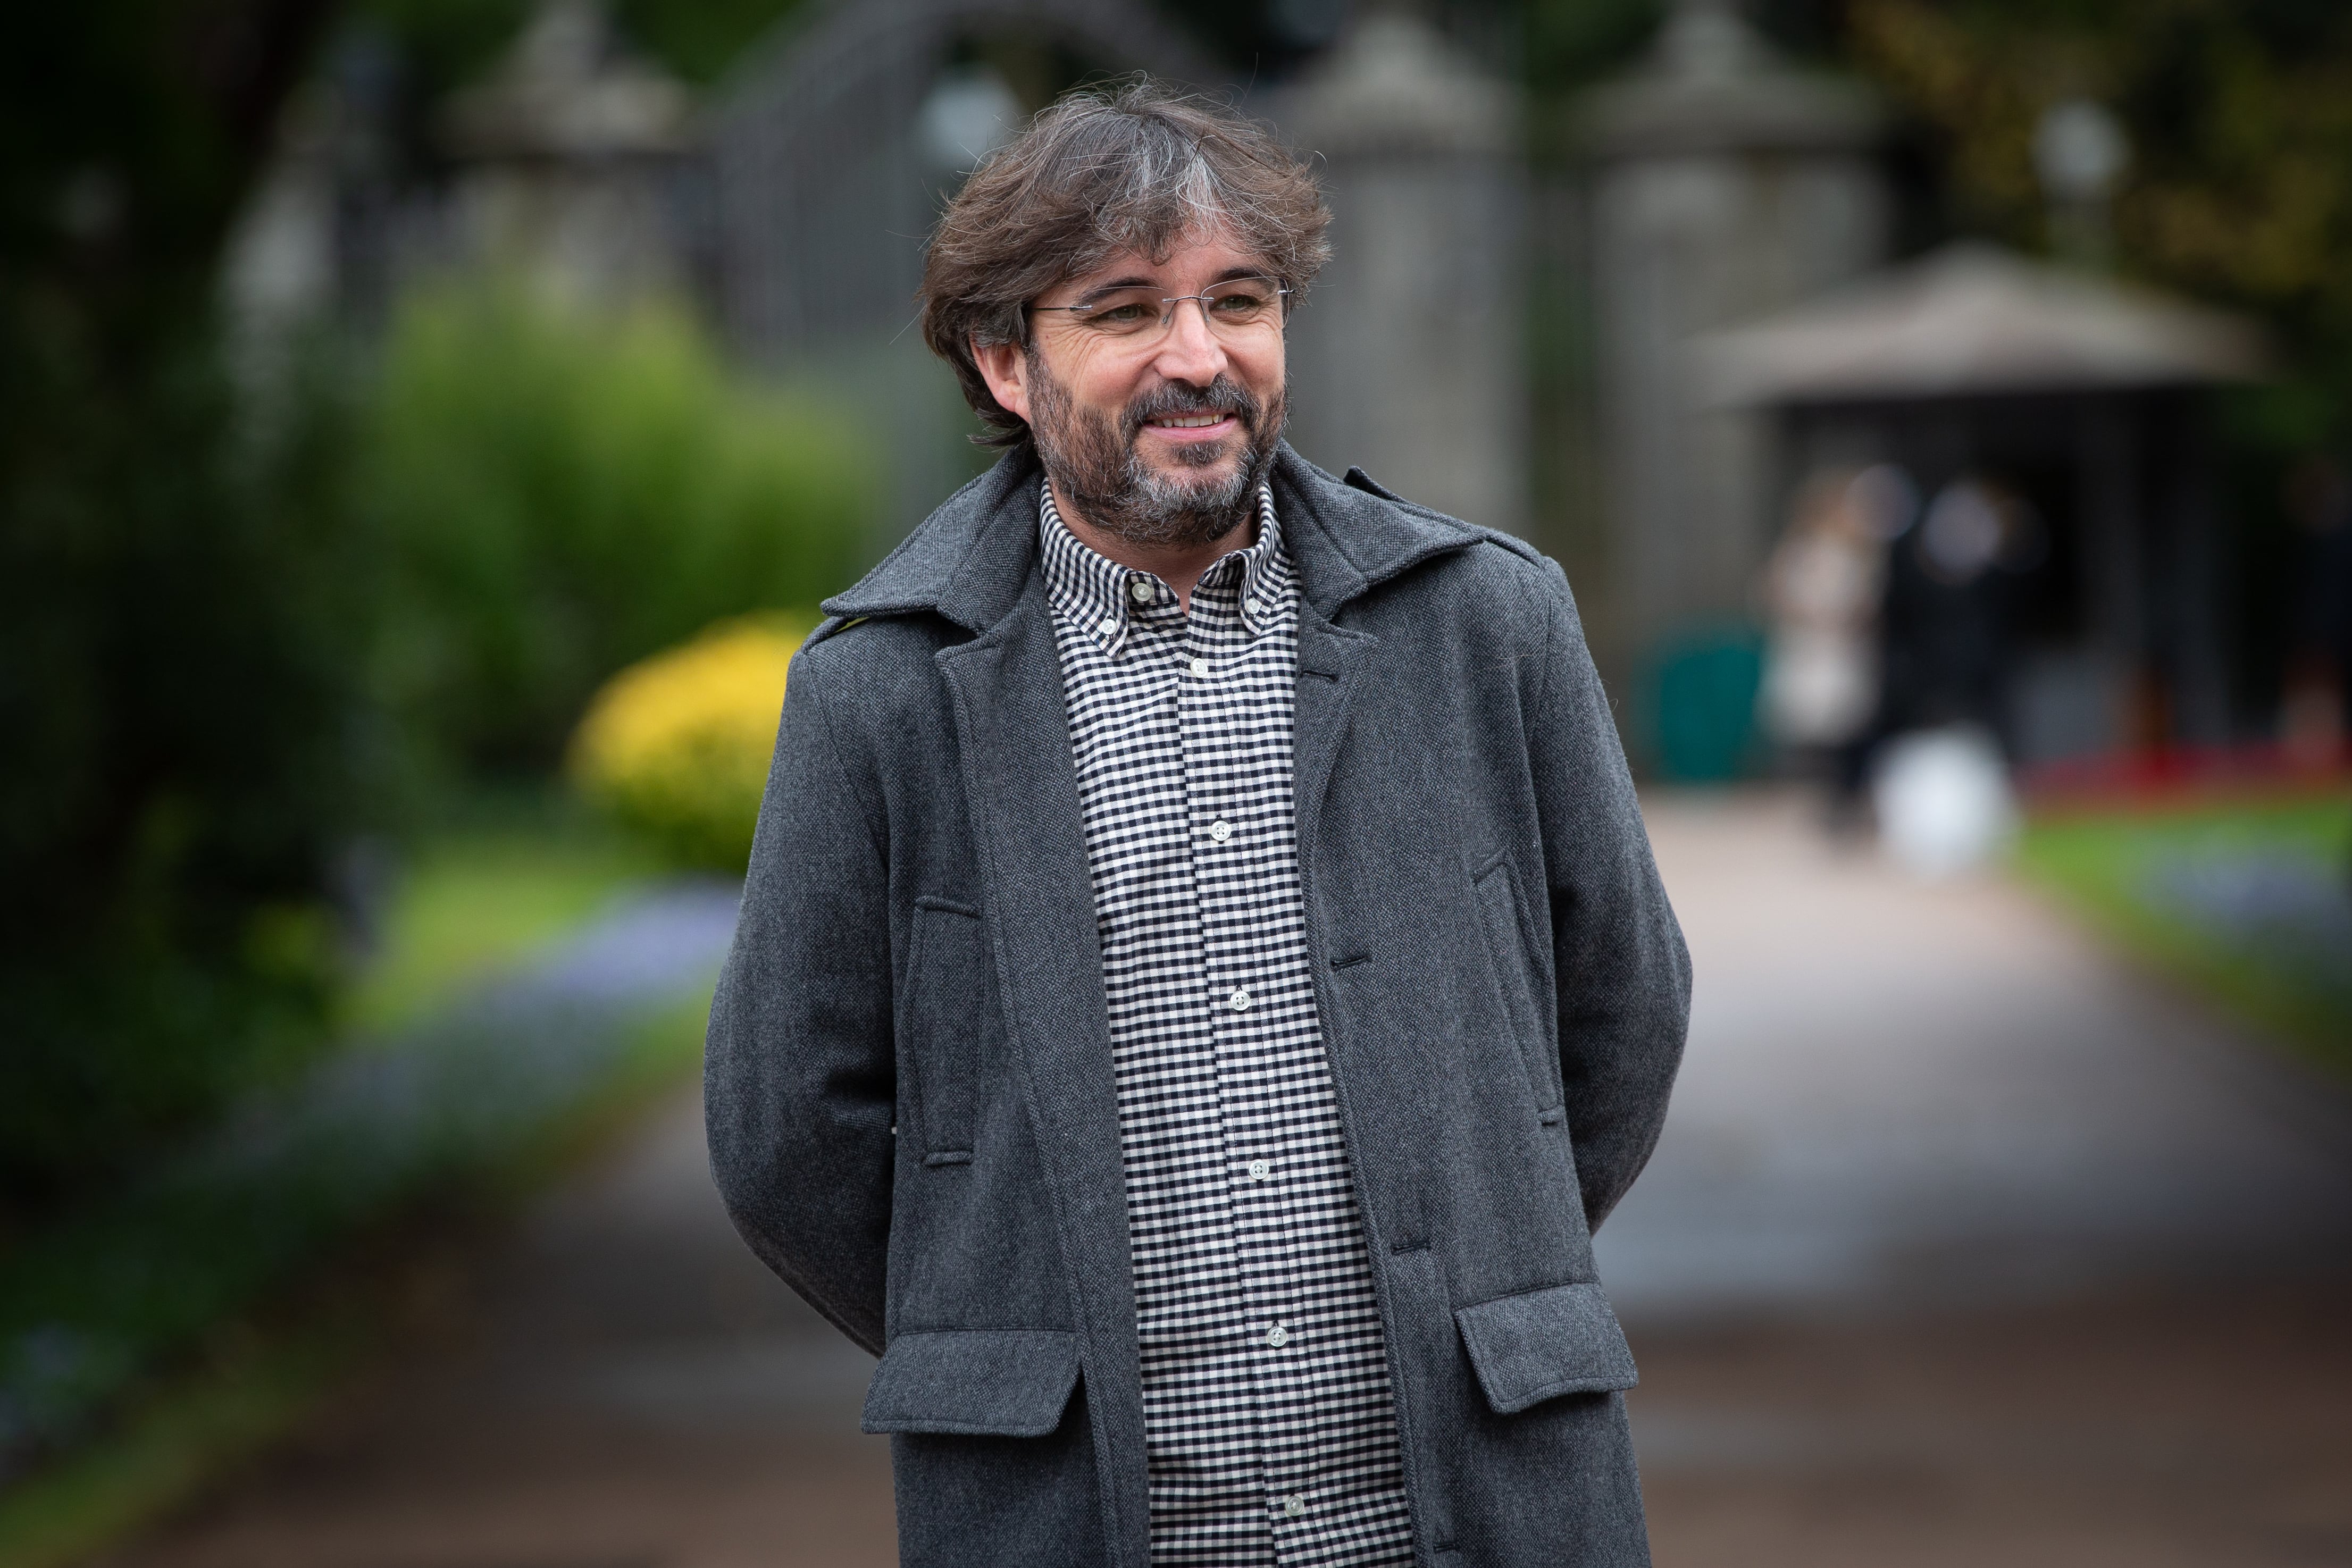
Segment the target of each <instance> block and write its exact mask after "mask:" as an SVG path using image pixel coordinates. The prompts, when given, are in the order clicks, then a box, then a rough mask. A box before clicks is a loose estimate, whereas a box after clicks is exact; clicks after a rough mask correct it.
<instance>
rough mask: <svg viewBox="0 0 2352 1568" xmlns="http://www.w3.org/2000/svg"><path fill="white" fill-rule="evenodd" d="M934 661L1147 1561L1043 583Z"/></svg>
mask: <svg viewBox="0 0 2352 1568" xmlns="http://www.w3.org/2000/svg"><path fill="white" fill-rule="evenodd" d="M936 657H937V659H938V663H939V666H940V672H941V674H943V676H944V677H945V679H946V681H947V684H948V688H949V691H950V694H951V695H952V699H953V702H954V707H955V716H956V727H957V738H958V741H959V742H960V744H961V751H962V758H963V768H964V789H965V797H966V799H967V800H969V801H970V802H971V827H972V835H973V838H974V841H976V843H977V844H978V847H979V850H980V860H981V870H982V883H983V884H984V890H985V891H984V894H983V896H984V898H985V900H986V902H987V906H988V907H987V911H986V913H987V915H988V916H989V920H990V925H991V926H992V929H993V931H994V933H995V941H996V964H997V981H998V984H999V986H1000V987H1001V988H1002V990H1003V996H1004V998H1005V1001H1006V1011H1007V1014H1008V1017H1007V1022H1008V1024H1009V1025H1010V1028H1011V1032H1012V1038H1013V1040H1014V1041H1015V1042H1017V1046H1016V1055H1015V1061H1016V1064H1017V1066H1016V1071H1018V1072H1019V1073H1020V1075H1021V1079H1022V1082H1023V1087H1024V1092H1025V1093H1026V1095H1027V1097H1028V1101H1029V1105H1030V1108H1031V1113H1032V1119H1033V1124H1034V1126H1035V1128H1036V1131H1037V1137H1038V1143H1039V1145H1040V1148H1039V1152H1040V1154H1041V1155H1043V1156H1044V1163H1045V1171H1046V1179H1047V1182H1048V1184H1049V1186H1050V1187H1051V1189H1052V1199H1053V1202H1054V1205H1055V1209H1056V1210H1057V1216H1056V1218H1057V1228H1058V1230H1059V1232H1060V1234H1061V1236H1062V1238H1063V1244H1064V1245H1065V1246H1066V1247H1067V1248H1068V1249H1070V1251H1071V1253H1072V1257H1071V1262H1072V1263H1073V1264H1074V1265H1075V1272H1076V1296H1077V1301H1076V1306H1077V1310H1078V1314H1079V1320H1080V1324H1081V1332H1082V1333H1083V1335H1084V1342H1085V1347H1086V1379H1087V1407H1088V1409H1089V1410H1090V1412H1091V1413H1092V1416H1093V1420H1094V1427H1095V1435H1096V1456H1095V1457H1096V1464H1097V1469H1098V1471H1099V1472H1100V1474H1101V1475H1102V1477H1103V1479H1104V1494H1105V1510H1106V1514H1107V1518H1106V1520H1105V1524H1106V1528H1107V1530H1108V1535H1109V1539H1110V1540H1111V1541H1112V1542H1114V1543H1115V1544H1114V1550H1113V1558H1114V1561H1117V1562H1119V1563H1134V1564H1138V1565H1140V1564H1142V1563H1144V1562H1145V1561H1146V1560H1147V1559H1148V1558H1149V1556H1150V1494H1149V1490H1148V1486H1147V1478H1146V1469H1145V1456H1144V1437H1143V1391H1142V1375H1141V1371H1140V1367H1139V1363H1138V1357H1137V1350H1136V1332H1135V1280H1134V1271H1133V1267H1132V1262H1131V1259H1130V1255H1129V1240H1128V1224H1127V1175H1126V1168H1125V1165H1124V1162H1123V1159H1122V1156H1121V1151H1120V1145H1119V1126H1118V1080H1117V1077H1116V1075H1115V1073H1114V1071H1113V1069H1112V1065H1111V1043H1110V1024H1109V1019H1108V1015H1107V1013H1106V1012H1105V1009H1104V1004H1103V970H1102V942H1101V936H1100V934H1099V932H1098V930H1097V925H1096V921H1095V898H1094V885H1093V883H1092V881H1091V879H1090V878H1089V876H1088V874H1087V845H1086V830H1085V825H1084V819H1083V817H1082V815H1081V812H1080V810H1079V803H1078V780H1077V769H1076V764H1075V762H1074V760H1073V758H1072V755H1071V750H1070V732H1069V720H1068V715H1067V712H1066V708H1065V706H1064V704H1063V695H1062V669H1061V658H1060V655H1059V653H1057V652H1056V650H1055V646H1054V633H1053V621H1052V614H1051V612H1050V611H1049V610H1048V608H1047V605H1046V601H1045V591H1044V587H1043V583H1042V580H1040V579H1037V578H1035V577H1034V576H1033V577H1032V579H1031V582H1030V586H1029V589H1028V591H1025V592H1024V594H1023V595H1022V596H1021V598H1020V600H1019V601H1018V602H1017V603H1016V604H1015V605H1014V607H1013V611H1012V612H1011V613H1010V614H1009V615H1007V616H1006V617H1005V618H1004V619H1003V620H1002V621H1001V622H998V623H997V624H996V625H995V626H993V627H992V628H991V629H990V630H989V631H988V632H985V633H983V634H982V635H981V636H979V637H977V638H975V639H973V640H972V641H971V642H969V643H962V644H961V645H959V646H956V647H951V648H948V649H944V650H942V651H941V652H940V653H939V654H937V655H936Z"/></svg>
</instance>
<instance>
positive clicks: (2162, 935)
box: [2018, 790, 2352, 1076]
mask: <svg viewBox="0 0 2352 1568" xmlns="http://www.w3.org/2000/svg"><path fill="white" fill-rule="evenodd" d="M2018 863H2019V865H2020V867H2021V869H2022V870H2023V871H2024V872H2025V873H2027V874H2028V875H2029V876H2031V877H2032V878H2033V879H2034V880H2035V881H2037V882H2039V883H2042V884H2043V885H2044V886H2046V887H2048V888H2049V889H2051V890H2052V891H2053V893H2055V894H2058V895H2059V896H2061V897H2062V898H2063V899H2064V900H2066V902H2067V903H2069V904H2072V905H2074V907H2075V908H2076V909H2078V910H2079V911H2080V912H2081V913H2082V914H2084V915H2086V916H2088V917H2089V919H2090V920H2091V921H2092V922H2093V924H2095V925H2097V926H2098V927H2099V928H2100V929H2101V930H2103V931H2104V932H2105V934H2106V935H2107V936H2109V937H2111V938H2112V939H2114V940H2115V941H2116V943H2117V944H2119V945H2120V946H2122V947H2123V948H2124V949H2125V950H2126V952H2128V953H2130V954H2131V955H2132V956H2135V957H2136V958H2137V959H2139V960H2140V961H2141V962H2143V963H2145V964H2147V966H2148V967H2151V968H2154V969H2156V970H2157V971H2158V972H2159V973H2162V974H2165V975H2167V976H2169V977H2173V978H2175V979H2177V980H2179V981H2180V982H2181V983H2182V984H2183V985H2185V986H2187V987H2188V988H2190V989H2193V990H2196V991H2200V992H2202V993H2204V994H2205V995H2206V996H2207V997H2209V998H2211V999H2212V1000H2214V1001H2216V1002H2218V1003H2220V1004H2221V1006H2222V1007H2223V1008H2224V1009H2227V1010H2229V1011H2230V1012H2232V1013H2234V1014H2236V1015H2237V1016H2238V1017H2240V1018H2242V1019H2245V1020H2246V1021H2248V1022H2249V1023H2252V1024H2254V1025H2256V1026H2257V1027H2259V1028H2262V1029H2264V1030H2267V1031H2269V1032H2270V1033H2271V1034H2273V1036H2275V1037H2276V1038H2278V1039H2280V1040H2284V1042H2286V1043H2288V1044H2290V1045H2293V1046H2296V1047H2299V1048H2301V1049H2302V1050H2303V1051H2304V1052H2305V1054H2306V1055H2307V1056H2308V1057H2309V1059H2310V1060H2311V1061H2313V1062H2315V1064H2316V1065H2318V1066H2319V1067H2321V1068H2323V1069H2325V1070H2326V1071H2332V1072H2335V1073H2337V1074H2340V1075H2347V1076H2352V977H2347V974H2346V972H2345V970H2344V968H2343V961H2342V948H2341V946H2340V943H2341V936H2340V935H2338V934H2337V933H2340V930H2341V926H2340V924H2338V925H2333V926H2330V925H2323V924H2321V921H2324V920H2325V915H2324V914H2320V912H2321V911H2324V910H2325V909H2326V903H2325V902H2324V901H2322V900H2320V899H2317V898H2310V897H2309V894H2311V893H2312V892H2314V891H2315V890H2317V889H2322V888H2333V889H2335V890H2336V903H2335V907H2336V909H2338V910H2341V909H2343V908H2345V907H2346V906H2347V904H2352V894H2347V892H2346V891H2345V889H2346V888H2347V883H2352V796H2347V795H2346V794H2345V793H2343V792H2342V791H2340V790H2338V791H2335V792H2325V793H2315V794H2310V795H2304V796H2294V795H2289V796H2284V797H2282V798H2279V799H2274V800H2259V799H2258V800H2237V801H2223V802H2220V803H2211V802H2209V803H2203V804H2193V805H2189V806H2185V807H2175V808H2172V809H2169V810H2137V811H2135V810H2112V809H2111V810H2104V811H2088V810H2085V811H2077V812H2069V813H2063V814H2054V813H2053V814H2045V815H2043V816H2042V818H2041V820H2039V821H2035V822H2034V823H2032V825H2031V826H2030V827H2029V828H2028V830H2027V831H2026V834H2025V837H2024V840H2023V841H2022V842H2021V844H2020V845H2019V847H2018ZM2217 873H2219V874H2220V875H2222V876H2227V877H2231V880H2232V881H2233V882H2234V883H2238V884H2239V885H2237V886H2236V887H2234V888H2233V889H2232V890H2231V894H2230V895H2229V896H2228V897H2227V898H2226V899H2224V900H2221V901H2217V907H2218V908H2221V909H2228V910H2230V911H2231V912H2232V913H2233V914H2234V915H2236V916H2237V918H2236V919H2235V920H2220V919H2216V918H2214V911H2212V910H2206V911H2200V910H2199V909H2198V908H2197V907H2196V906H2195V904H2194V903H2193V902H2192V901H2184V900H2183V899H2182V898H2181V897H2180V896H2179V890H2180V888H2181V886H2182V885H2183V884H2184V883H2188V882H2189V879H2192V878H2196V877H2199V876H2200V875H2201V876H2202V877H2205V878H2212V877H2214V876H2215V875H2216V874H2217ZM2232 873H2234V875H2232ZM2265 883H2268V884H2270V886H2269V888H2268V889H2267V890H2265V887H2264V884H2265ZM2282 890H2283V891H2284V893H2285V894H2294V892H2296V891H2298V890H2301V891H2303V892H2304V893H2305V895H2306V898H2307V899H2308V904H2307V906H2306V913H2307V914H2313V915H2320V918H2319V919H2318V920H2313V921H2311V922H2310V924H2309V927H2308V928H2307V929H2305V930H2301V931H2298V930H2296V929H2294V923H2293V922H2291V921H2288V920H2285V919H2282V918H2280V916H2281V915H2286V914H2292V913H2294V911H2295V909H2296V907H2297V906H2296V905H2295V904H2294V903H2293V902H2292V901H2291V900H2287V899H2283V898H2282V896H2281V892H2282ZM2266 903H2269V904H2283V905H2284V907H2283V908H2282V909H2280V910H2276V911H2266V910H2265V909H2264V907H2263V906H2264V904H2266ZM2266 913H2267V914H2269V915H2271V918H2269V919H2264V918H2263V916H2264V915H2265V914H2266ZM2337 918H2338V921H2339V923H2340V919H2341V916H2340V915H2339V916H2338V917H2337Z"/></svg>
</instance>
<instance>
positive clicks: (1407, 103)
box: [1274, 6, 1528, 535]
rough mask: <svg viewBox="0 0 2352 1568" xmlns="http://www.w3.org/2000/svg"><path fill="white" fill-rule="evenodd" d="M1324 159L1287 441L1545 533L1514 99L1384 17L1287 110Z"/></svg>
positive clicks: (1501, 523) (1281, 110) (1301, 86)
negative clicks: (1532, 486)
mask: <svg viewBox="0 0 2352 1568" xmlns="http://www.w3.org/2000/svg"><path fill="white" fill-rule="evenodd" d="M1274 118H1275V119H1276V121H1277V123H1278V124H1279V125H1280V126H1281V129H1282V131H1283V134H1284V136H1285V137H1286V139H1288V141H1290V142H1291V143H1292V145H1293V146H1295V147H1296V148H1297V149H1298V150H1299V152H1302V153H1305V154H1307V155H1308V156H1310V157H1313V158H1315V159H1317V160H1318V163H1319V168H1318V172H1319V173H1320V174H1321V176H1322V179H1323V183H1324V188H1325V191H1326V193H1327V195H1328V199H1329V201H1330V204H1331V246H1332V256H1331V262H1330V265H1329V266H1328V267H1326V268H1325V269H1324V271H1323V273H1322V276H1321V277H1318V278H1317V279H1316V283H1315V288H1314V291H1313V292H1312V293H1311V294H1310V295H1308V296H1307V299H1306V301H1305V303H1304V304H1303V305H1302V306H1301V307H1300V308H1299V309H1298V311H1297V314H1296V315H1295V316H1294V317H1293V318H1292V320H1291V324H1290V379H1291V383H1292V385H1293V387H1294V388H1295V395H1294V396H1293V397H1292V399H1291V424H1290V439H1291V441H1292V443H1293V444H1295V445H1296V446H1297V448H1298V450H1299V451H1300V452H1301V453H1303V454H1304V455H1306V456H1307V458H1308V459H1310V460H1311V461H1313V462H1316V463H1318V464H1320V465H1323V466H1324V467H1326V468H1328V469H1330V470H1331V471H1332V472H1334V473H1342V472H1345V471H1346V470H1347V468H1348V467H1349V465H1353V464H1360V465H1363V466H1364V467H1365V468H1366V469H1367V470H1369V471H1370V474H1371V476H1372V477H1373V478H1374V479H1376V480H1378V481H1379V482H1380V483H1381V484H1382V485H1384V486H1387V487H1388V488H1390V489H1391V490H1394V491H1396V492H1397V493H1398V494H1400V495H1402V496H1404V497H1406V498H1408V499H1410V500H1412V501H1417V502H1419V503H1421V504H1422V505H1423V506H1427V507H1436V508H1437V509H1438V510H1440V511H1443V512H1450V513H1453V514H1454V515H1455V516H1457V517H1465V518H1466V519H1468V520H1469V521H1471V522H1474V523H1478V524H1481V525H1483V526H1485V527H1487V528H1503V529H1507V530H1508V531H1510V532H1513V533H1517V534H1522V535H1524V534H1525V533H1526V532H1527V531H1528V417H1527V411H1528V386H1527V366H1526V350H1525V347H1524V333H1525V324H1526V319H1527V308H1526V301H1525V295H1524V282H1525V279H1524V274H1523V269H1522V267H1521V265H1520V258H1521V256H1522V254H1523V248H1524V247H1523V237H1524V220H1525V207H1526V197H1525V187H1526V168H1525V153H1524V151H1523V148H1524V141H1525V133H1524V131H1523V129H1522V124H1521V121H1522V109H1521V105H1520V102H1519V96H1518V93H1517V89H1515V88H1512V87H1510V86H1508V85H1507V84H1506V83H1504V82H1502V81H1500V80H1498V79H1496V78H1494V77H1492V76H1489V75H1487V74H1486V72H1484V71H1482V70H1480V69H1479V68H1477V67H1476V66H1475V65H1474V64H1473V63H1472V62H1471V60H1470V59H1469V58H1468V57H1466V56H1465V55H1464V54H1462V53H1461V52H1460V51H1459V50H1457V49H1456V48H1455V47H1454V45H1453V44H1451V43H1450V42H1449V41H1448V40H1447V39H1446V38H1445V37H1443V36H1442V35H1441V34H1440V33H1439V32H1438V31H1437V30H1436V29H1435V28H1434V27H1433V26H1430V25H1429V24H1428V23H1427V22H1425V21H1423V19H1422V18H1421V17H1419V16H1416V15H1414V14H1413V13H1412V12H1411V11H1410V10H1407V9H1404V8H1402V7H1396V6H1390V7H1384V8H1376V9H1371V10H1370V11H1369V14H1368V15H1366V16H1363V17H1362V18H1361V19H1360V20H1359V21H1358V22H1357V23H1356V24H1355V26H1352V27H1351V28H1350V29H1349V31H1348V32H1347V33H1346V34H1345V35H1343V36H1342V37H1341V38H1340V39H1339V42H1338V44H1337V45H1336V46H1334V47H1333V48H1332V49H1331V51H1330V52H1329V53H1328V54H1327V55H1325V56H1324V57H1321V58H1320V59H1318V60H1317V61H1316V62H1315V63H1314V64H1313V65H1312V66H1311V67H1310V68H1308V70H1307V74H1306V76H1305V78H1303V79H1302V80H1301V81H1300V82H1299V83H1298V84H1297V86H1296V87H1294V88H1292V89H1290V90H1289V91H1288V92H1287V93H1286V94H1285V95H1284V97H1283V99H1282V100H1281V102H1280V103H1278V104H1277V105H1276V106H1275V108H1274Z"/></svg>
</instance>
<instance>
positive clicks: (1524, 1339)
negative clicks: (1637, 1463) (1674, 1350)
mask: <svg viewBox="0 0 2352 1568" xmlns="http://www.w3.org/2000/svg"><path fill="white" fill-rule="evenodd" d="M1454 1322H1455V1323H1457V1324H1459V1325H1460V1327H1461V1330H1462V1343H1463V1344H1464V1345H1465V1347H1466V1348H1467V1349H1468V1350H1469V1352H1470V1364H1471V1365H1472V1366H1473V1367H1475V1369H1476V1370H1477V1373H1478V1386H1479V1387H1481V1388H1483V1389H1484V1390H1486V1403H1487V1404H1488V1405H1490V1406H1494V1408H1495V1410H1496V1412H1497V1413H1498V1414H1501V1415H1505V1416H1511V1415H1516V1414H1517V1413H1518V1412H1519V1411H1522V1410H1525V1409H1527V1408H1528V1406H1532V1405H1537V1404H1540V1403H1541V1402H1542V1401H1544V1400H1546V1399H1551V1398H1556V1397H1558V1396H1560V1395H1562V1394H1599V1393H1602V1392H1606V1391H1609V1390H1612V1389H1621V1388H1631V1387H1633V1385H1634V1384H1635V1383H1636V1382H1637V1381H1639V1379H1638V1376H1637V1375H1636V1374H1635V1372H1634V1370H1633V1351H1632V1350H1631V1349H1630V1348H1629V1347H1628V1346H1627V1345H1626V1343H1625V1331H1624V1330H1622V1329H1621V1328H1619V1327H1618V1326H1617V1314H1616V1313H1615V1312H1612V1311H1611V1310H1610V1308H1609V1298H1608V1297H1606V1296H1604V1295H1602V1294H1601V1287H1600V1286H1598V1285H1554V1286H1552V1287H1551V1288H1550V1289H1549V1290H1542V1291H1527V1292H1525V1293H1524V1294H1521V1295H1517V1296H1504V1297H1501V1298H1499V1299H1497V1300H1496V1301H1481V1302H1479V1303H1478V1304H1477V1305H1476V1306H1473V1307H1463V1308H1461V1309H1459V1310H1458V1311H1456V1312H1454Z"/></svg>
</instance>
